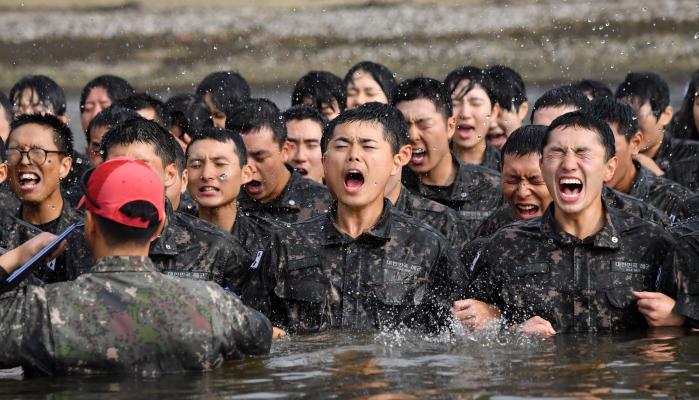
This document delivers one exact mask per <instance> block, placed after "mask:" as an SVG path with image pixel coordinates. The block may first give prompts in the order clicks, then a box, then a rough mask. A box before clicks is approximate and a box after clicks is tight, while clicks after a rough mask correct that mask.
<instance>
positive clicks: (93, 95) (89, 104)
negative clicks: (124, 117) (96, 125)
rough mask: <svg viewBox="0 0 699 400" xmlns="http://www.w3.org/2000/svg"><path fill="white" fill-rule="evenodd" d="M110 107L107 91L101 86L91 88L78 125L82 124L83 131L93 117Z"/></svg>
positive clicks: (110, 100)
mask: <svg viewBox="0 0 699 400" xmlns="http://www.w3.org/2000/svg"><path fill="white" fill-rule="evenodd" d="M111 105H112V99H111V97H109V94H108V93H107V89H105V88H103V87H102V86H96V87H94V88H92V89H91V90H90V93H88V95H87V97H86V98H85V106H84V107H83V109H82V110H81V111H80V123H82V126H83V131H84V130H86V129H87V126H88V125H89V124H90V121H92V118H95V115H97V114H99V113H100V111H102V110H104V109H105V108H107V107H109V106H111Z"/></svg>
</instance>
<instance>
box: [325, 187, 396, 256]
mask: <svg viewBox="0 0 699 400" xmlns="http://www.w3.org/2000/svg"><path fill="white" fill-rule="evenodd" d="M392 210H393V206H392V205H391V202H390V201H389V200H388V199H386V198H384V200H383V212H382V214H381V217H380V218H379V221H378V222H377V223H376V225H374V226H373V227H372V228H371V229H370V230H369V231H367V232H364V233H362V234H361V235H359V236H358V237H357V238H356V239H353V238H352V237H350V236H349V235H346V234H344V233H342V232H340V231H339V230H338V229H337V227H336V226H335V216H336V215H337V201H335V202H333V205H332V207H331V208H330V210H329V211H328V212H327V213H326V214H325V218H324V219H325V220H324V221H323V226H322V229H323V234H322V238H323V244H324V245H333V244H345V243H350V242H353V241H358V240H376V241H381V242H385V241H388V240H390V239H391V232H392V227H393V223H392V217H391V215H392V214H391V213H392Z"/></svg>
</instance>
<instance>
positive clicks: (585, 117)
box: [541, 110, 616, 160]
mask: <svg viewBox="0 0 699 400" xmlns="http://www.w3.org/2000/svg"><path fill="white" fill-rule="evenodd" d="M560 128H580V129H586V130H589V131H592V132H594V133H595V134H596V135H597V138H598V139H599V142H600V143H601V144H602V146H604V151H605V160H609V159H610V158H612V157H614V155H615V154H616V145H615V140H614V133H612V130H611V129H610V128H609V125H607V123H606V122H604V121H602V120H601V119H599V118H597V117H595V116H594V115H592V114H590V113H589V112H587V111H580V110H579V111H573V112H569V113H566V114H563V115H561V116H560V117H558V118H556V119H554V120H553V122H551V125H549V126H548V128H547V129H546V135H545V136H544V140H543V141H542V143H541V154H543V153H544V147H546V145H547V144H548V141H549V138H550V137H551V132H553V131H555V130H556V129H560Z"/></svg>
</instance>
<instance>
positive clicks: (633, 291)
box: [456, 112, 684, 334]
mask: <svg viewBox="0 0 699 400" xmlns="http://www.w3.org/2000/svg"><path fill="white" fill-rule="evenodd" d="M542 154H543V158H542V173H543V176H544V180H545V181H546V185H547V187H548V188H549V191H550V193H551V194H552V195H553V199H554V202H553V203H552V204H551V205H550V206H549V208H548V209H547V211H546V212H545V213H544V216H543V217H542V218H541V219H540V220H538V219H533V220H530V221H526V222H521V223H517V224H513V225H510V226H508V227H505V228H503V229H501V230H500V231H498V232H497V233H496V234H495V235H494V236H493V237H492V238H491V241H490V243H489V244H487V245H486V246H484V248H483V250H482V252H481V254H480V255H479V256H478V257H477V261H476V262H477V263H478V264H479V266H477V267H476V269H478V270H481V271H482V272H481V273H480V275H479V276H478V278H476V280H475V281H474V282H473V285H472V290H473V294H474V297H475V299H477V300H479V301H481V302H484V303H487V304H490V305H494V306H495V307H497V309H498V310H499V311H500V312H501V313H502V316H503V317H504V318H505V320H506V321H507V322H509V323H511V324H522V328H523V330H524V332H527V333H539V334H553V333H555V332H587V331H607V330H609V331H626V330H630V329H638V328H643V327H647V326H666V325H669V326H679V325H682V324H683V323H684V317H682V316H680V315H678V314H674V313H671V312H669V311H667V310H669V309H672V307H673V306H674V304H675V300H674V296H675V293H676V286H677V284H676V283H675V282H674V279H672V277H671V275H672V274H671V271H670V269H668V262H671V261H672V251H673V246H674V241H673V239H672V237H671V236H670V235H669V234H667V233H666V232H665V231H664V229H662V228H661V227H660V226H658V225H655V224H653V223H650V222H646V221H643V220H641V219H639V218H636V217H634V216H631V215H629V214H627V213H624V212H622V211H619V210H616V209H613V208H611V207H609V206H607V205H606V204H605V203H604V202H603V201H602V198H601V192H602V188H603V182H604V181H605V180H607V179H609V178H611V176H612V175H613V173H614V167H615V165H614V164H615V162H616V160H615V158H614V136H613V134H612V132H611V130H610V129H609V127H608V126H607V125H606V124H605V123H604V122H602V121H600V120H599V119H596V118H594V117H592V116H590V115H589V114H585V113H581V112H573V113H568V114H564V115H563V116H561V117H559V118H557V119H556V120H554V122H553V123H552V124H551V126H550V127H549V128H548V133H547V137H546V139H545V140H544V144H543V151H542ZM651 297H657V301H655V302H653V303H652V304H648V299H649V298H651ZM661 305H662V306H661ZM456 308H457V316H458V317H459V319H460V320H462V321H465V320H468V319H469V318H473V317H475V316H474V315H460V314H459V310H458V307H456ZM663 309H664V310H666V312H664V313H662V312H660V311H659V310H663ZM659 314H660V315H659ZM495 315H497V313H493V314H492V315H491V316H495Z"/></svg>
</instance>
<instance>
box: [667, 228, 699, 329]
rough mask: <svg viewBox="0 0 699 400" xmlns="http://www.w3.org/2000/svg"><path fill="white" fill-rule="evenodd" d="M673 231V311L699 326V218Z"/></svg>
mask: <svg viewBox="0 0 699 400" xmlns="http://www.w3.org/2000/svg"><path fill="white" fill-rule="evenodd" d="M671 232H672V234H673V235H674V236H675V238H676V239H677V247H676V252H675V268H674V273H675V279H676V281H677V298H676V303H675V308H674V309H673V310H672V311H673V312H675V313H677V314H680V315H684V316H686V317H687V318H689V321H688V324H689V325H691V326H692V327H694V328H699V268H697V260H699V218H698V217H692V218H690V219H687V220H685V221H683V222H682V223H681V224H679V225H676V226H674V227H673V228H672V230H671Z"/></svg>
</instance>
